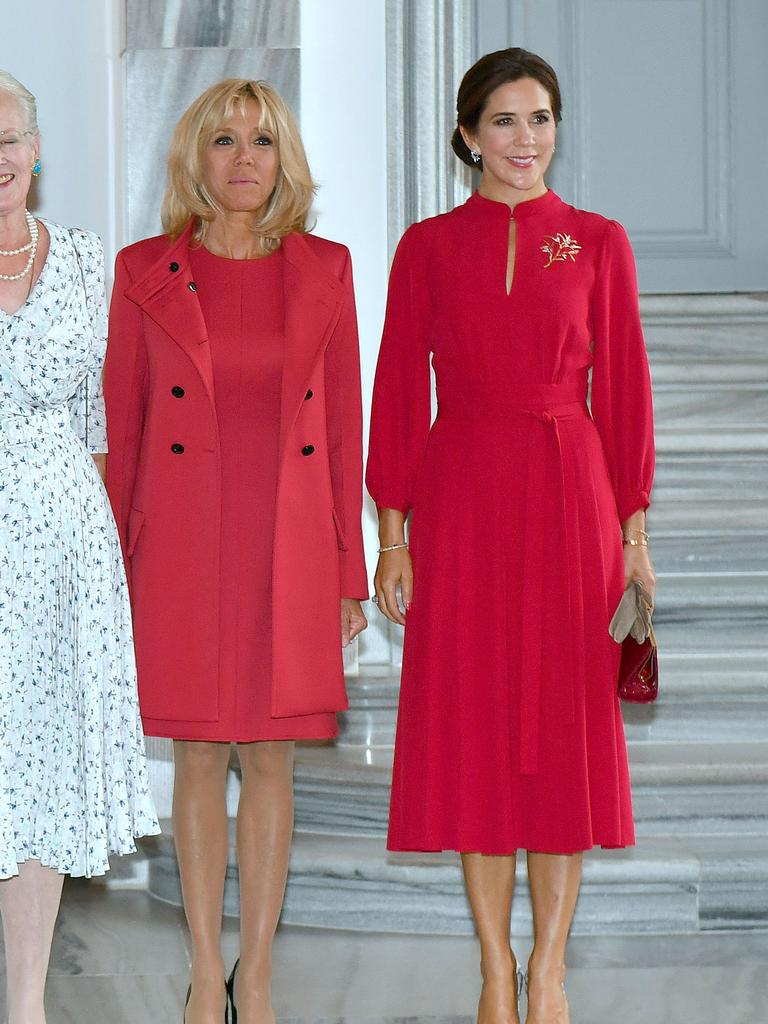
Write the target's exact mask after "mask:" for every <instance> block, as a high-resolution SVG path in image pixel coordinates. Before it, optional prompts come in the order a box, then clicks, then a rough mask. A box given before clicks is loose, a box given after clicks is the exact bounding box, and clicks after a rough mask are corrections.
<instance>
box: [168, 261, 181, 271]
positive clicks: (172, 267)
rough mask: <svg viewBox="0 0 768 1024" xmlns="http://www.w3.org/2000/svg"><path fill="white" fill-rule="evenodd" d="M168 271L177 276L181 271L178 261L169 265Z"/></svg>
mask: <svg viewBox="0 0 768 1024" xmlns="http://www.w3.org/2000/svg"><path fill="white" fill-rule="evenodd" d="M168 269H169V270H170V271H172V272H173V273H174V274H175V273H176V271H177V270H178V269H179V264H178V263H177V262H176V260H174V261H173V263H169V264H168Z"/></svg>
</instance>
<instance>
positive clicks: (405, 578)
mask: <svg viewBox="0 0 768 1024" xmlns="http://www.w3.org/2000/svg"><path fill="white" fill-rule="evenodd" d="M398 583H399V584H400V592H401V594H402V598H403V604H404V605H405V609H404V610H403V609H402V608H401V607H400V605H399V604H398V603H397V585H398ZM373 585H374V587H375V588H376V598H377V602H378V608H379V611H380V612H382V613H383V614H384V615H386V617H387V618H388V619H389V620H390V622H397V623H399V624H400V625H401V626H404V625H405V612H407V611H408V609H409V608H410V607H411V601H412V600H413V565H412V564H411V556H410V554H409V553H408V549H407V548H397V549H396V550H394V551H382V552H381V554H380V555H379V564H378V565H377V566H376V575H375V576H374V577H373Z"/></svg>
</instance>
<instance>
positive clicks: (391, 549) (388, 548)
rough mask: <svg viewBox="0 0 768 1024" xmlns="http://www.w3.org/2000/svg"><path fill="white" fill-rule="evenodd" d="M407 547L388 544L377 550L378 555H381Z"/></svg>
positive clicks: (405, 545)
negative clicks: (384, 552)
mask: <svg viewBox="0 0 768 1024" xmlns="http://www.w3.org/2000/svg"><path fill="white" fill-rule="evenodd" d="M407 547H408V545H407V544H389V545H388V546H387V547H385V548H379V554H381V553H382V551H397V549H398V548H407Z"/></svg>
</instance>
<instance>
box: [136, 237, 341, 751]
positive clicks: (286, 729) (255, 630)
mask: <svg viewBox="0 0 768 1024" xmlns="http://www.w3.org/2000/svg"><path fill="white" fill-rule="evenodd" d="M283 260H284V257H283V252H282V249H278V250H277V251H276V252H274V253H273V254H272V255H270V256H267V257H265V258H263V259H256V260H231V259H227V258H226V257H222V256H216V255H214V254H213V253H211V252H210V251H209V250H208V249H206V248H205V247H198V248H191V249H190V263H191V268H192V272H193V275H194V280H195V283H196V285H197V295H198V298H199V300H200V306H201V309H202V312H203V317H204V319H205V323H206V327H207V329H208V341H209V344H210V349H211V359H212V363H213V379H214V397H215V405H216V420H217V423H218V432H219V442H220V451H221V495H222V510H221V572H220V579H221V581H222V582H221V590H220V599H219V600H220V604H219V608H220V613H219V614H220V621H219V636H220V644H219V676H218V680H217V679H215V678H213V679H211V686H212V687H216V686H218V687H219V715H218V720H217V721H215V722H186V723H184V722H178V721H176V720H174V721H170V722H163V721H160V720H158V719H148V718H147V717H146V716H145V717H144V729H145V731H146V732H147V733H148V734H149V735H150V736H171V737H173V738H174V739H188V740H220V741H222V742H237V743H249V742H252V741H255V740H287V739H325V738H328V737H331V736H335V735H336V733H337V731H338V728H337V724H336V716H335V715H334V714H313V715H301V716H296V717H292V718H273V717H272V715H271V687H272V636H271V631H272V611H271V608H272V553H273V552H272V548H273V538H274V534H275V507H276V490H277V476H278V466H279V426H280V401H281V387H282V378H283V352H284V347H285V336H284V327H285V325H284V319H285V304H284V300H283V296H284V288H283V271H284V267H283Z"/></svg>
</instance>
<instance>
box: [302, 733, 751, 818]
mask: <svg viewBox="0 0 768 1024" xmlns="http://www.w3.org/2000/svg"><path fill="white" fill-rule="evenodd" d="M629 751H630V768H631V774H632V792H633V799H634V812H635V822H636V826H637V833H638V835H641V836H644V837H645V836H675V835H700V836H704V835H721V834H731V835H734V836H735V835H739V836H742V835H768V738H766V740H764V741H763V742H753V743H716V742H711V743H690V742H688V743H685V742H683V743H679V744H675V745H671V744H665V743H643V744H638V743H633V742H632V741H631V740H630V742H629ZM391 773H392V752H391V750H389V751H386V750H377V751H370V750H361V749H360V748H356V749H343V748H335V749H334V748H330V749H325V750H318V749H312V750H300V751H299V752H298V754H297V761H296V772H295V780H296V781H295V789H296V829H297V831H300V832H317V833H324V834H335V833H344V834H347V835H385V834H386V830H387V818H388V811H389V790H390V782H391Z"/></svg>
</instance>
